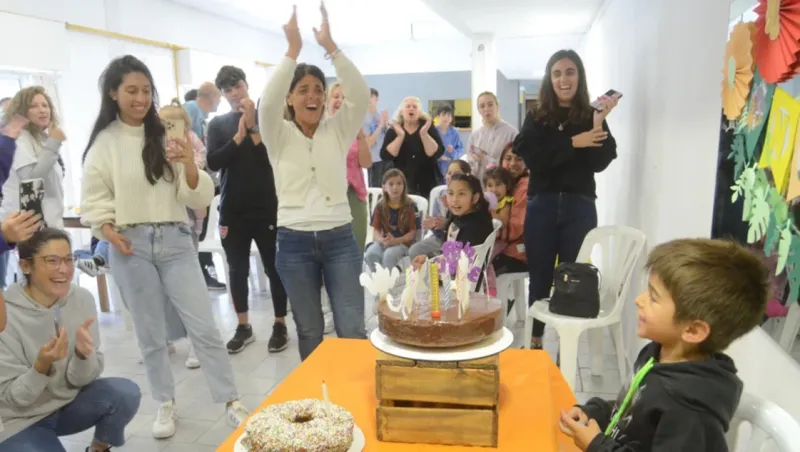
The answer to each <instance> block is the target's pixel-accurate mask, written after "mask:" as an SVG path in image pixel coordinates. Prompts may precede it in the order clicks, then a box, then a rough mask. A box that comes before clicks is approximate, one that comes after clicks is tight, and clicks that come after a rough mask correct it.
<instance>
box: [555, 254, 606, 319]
mask: <svg viewBox="0 0 800 452" xmlns="http://www.w3.org/2000/svg"><path fill="white" fill-rule="evenodd" d="M600 281H601V277H600V271H599V270H598V269H597V267H595V266H594V265H592V264H586V263H582V262H574V263H563V264H559V265H558V267H556V271H555V281H554V285H555V288H554V290H553V296H552V297H550V312H552V313H553V314H559V315H566V316H570V317H581V318H585V319H592V318H596V317H597V315H598V314H599V313H600Z"/></svg>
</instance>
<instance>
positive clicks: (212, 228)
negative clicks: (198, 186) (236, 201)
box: [199, 195, 220, 243]
mask: <svg viewBox="0 0 800 452" xmlns="http://www.w3.org/2000/svg"><path fill="white" fill-rule="evenodd" d="M219 199H220V196H219V195H217V196H214V199H212V200H211V208H210V209H208V227H207V228H206V236H205V237H203V240H202V241H200V242H199V243H206V242H213V241H215V240H219Z"/></svg>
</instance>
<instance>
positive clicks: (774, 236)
mask: <svg viewBox="0 0 800 452" xmlns="http://www.w3.org/2000/svg"><path fill="white" fill-rule="evenodd" d="M780 224H781V223H777V222H776V221H775V212H771V213H770V216H769V225H768V226H767V234H766V237H765V238H764V255H766V256H767V257H770V256H772V252H773V251H775V247H776V246H777V245H778V240H779V239H780V237H781V229H780V227H779V225H780Z"/></svg>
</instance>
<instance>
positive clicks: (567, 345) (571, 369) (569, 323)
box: [525, 226, 647, 391]
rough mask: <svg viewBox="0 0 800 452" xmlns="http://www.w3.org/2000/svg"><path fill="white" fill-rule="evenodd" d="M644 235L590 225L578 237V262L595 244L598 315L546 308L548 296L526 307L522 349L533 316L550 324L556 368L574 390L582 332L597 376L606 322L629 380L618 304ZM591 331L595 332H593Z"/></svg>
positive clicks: (621, 372)
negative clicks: (567, 313)
mask: <svg viewBox="0 0 800 452" xmlns="http://www.w3.org/2000/svg"><path fill="white" fill-rule="evenodd" d="M646 240H647V239H646V236H645V235H644V233H643V232H642V231H639V230H638V229H634V228H630V227H627V226H604V227H599V228H595V229H592V230H591V231H589V233H588V234H586V238H584V240H583V245H582V246H581V249H580V252H579V253H578V258H577V259H576V261H577V262H589V259H590V258H591V257H592V252H593V251H594V248H595V246H598V247H599V248H600V254H601V256H600V257H601V258H600V259H592V262H594V263H595V265H597V263H598V262H600V263H601V264H600V265H597V266H598V268H599V269H600V274H601V282H600V314H599V315H598V316H597V318H594V319H584V318H578V317H568V316H563V315H558V314H553V313H551V312H550V303H549V301H548V300H541V301H540V300H537V301H536V302H535V303H533V306H531V307H530V309H528V315H527V316H526V317H525V348H530V346H531V334H532V332H533V319H537V320H540V321H542V322H545V323H547V324H548V325H550V326H552V327H553V328H554V329H555V330H556V331H557V332H558V339H559V352H560V356H561V373H562V374H563V375H564V379H565V380H566V381H567V384H569V387H570V389H572V390H573V391H574V390H575V378H576V376H575V374H576V372H577V370H578V343H579V340H580V337H581V333H583V332H584V331H587V330H588V331H589V346H590V348H591V354H592V356H591V360H592V375H599V374H600V373H601V369H602V358H603V331H602V330H601V329H600V328H605V327H609V330H610V333H611V335H612V338H613V339H614V345H615V349H616V353H617V366H618V367H619V376H620V379H621V380H622V383H623V384H625V382H627V381H628V370H627V364H626V360H625V347H624V345H623V341H622V325H621V324H620V318H621V314H622V304H623V303H624V302H625V300H626V299H627V297H628V289H629V288H630V282H631V275H632V274H633V269H634V265H635V263H636V261H637V260H638V259H639V256H640V255H641V254H642V250H643V249H644V246H645V242H646ZM592 330H594V331H592Z"/></svg>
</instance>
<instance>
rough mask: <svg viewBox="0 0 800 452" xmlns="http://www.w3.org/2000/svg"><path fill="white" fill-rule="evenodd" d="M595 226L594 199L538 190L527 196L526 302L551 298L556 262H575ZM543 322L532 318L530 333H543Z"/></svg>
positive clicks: (539, 334) (534, 334) (595, 210)
mask: <svg viewBox="0 0 800 452" xmlns="http://www.w3.org/2000/svg"><path fill="white" fill-rule="evenodd" d="M596 227H597V208H596V207H595V200H594V198H591V197H589V196H586V195H578V194H572V193H540V194H538V195H536V196H534V197H532V198H530V199H528V209H527V211H526V213H525V254H526V255H527V257H528V271H529V272H530V286H529V292H530V297H529V299H528V306H531V305H533V302H534V301H535V300H541V299H544V298H550V289H551V288H552V287H553V274H554V271H553V270H554V267H555V265H556V257H558V262H559V263H562V262H575V259H577V257H578V251H580V249H581V245H583V239H584V238H585V237H586V234H588V233H589V231H591V230H592V229H594V228H596ZM543 334H544V323H542V322H540V321H538V320H534V322H533V337H542V335H543Z"/></svg>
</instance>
